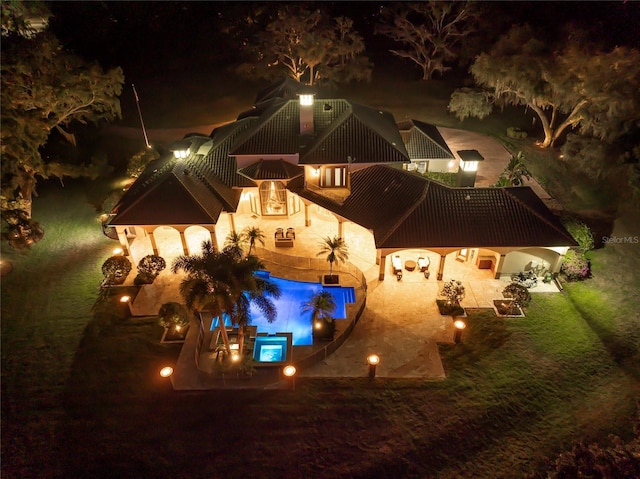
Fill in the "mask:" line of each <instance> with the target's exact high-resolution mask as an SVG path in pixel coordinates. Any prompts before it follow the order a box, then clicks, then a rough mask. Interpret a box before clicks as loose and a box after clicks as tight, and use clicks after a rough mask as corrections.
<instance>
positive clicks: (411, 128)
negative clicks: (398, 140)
mask: <svg viewBox="0 0 640 479" xmlns="http://www.w3.org/2000/svg"><path fill="white" fill-rule="evenodd" d="M398 129H399V130H400V134H401V135H402V139H403V140H404V142H405V145H406V147H407V152H408V154H409V158H411V159H412V160H453V159H455V157H454V155H453V153H452V152H451V150H450V149H449V146H448V145H447V142H446V141H444V138H442V135H441V134H440V132H439V131H438V128H436V126H434V125H431V124H429V123H424V122H422V121H418V120H407V121H403V122H400V123H398Z"/></svg>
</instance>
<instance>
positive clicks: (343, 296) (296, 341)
mask: <svg viewBox="0 0 640 479" xmlns="http://www.w3.org/2000/svg"><path fill="white" fill-rule="evenodd" d="M260 274H261V275H263V276H265V277H268V278H269V279H270V280H271V281H272V282H273V283H275V284H276V285H278V286H279V287H280V291H281V295H280V297H279V298H277V299H273V298H272V301H273V303H274V304H275V306H276V311H277V316H276V320H275V321H274V322H273V323H269V322H268V321H267V319H266V318H265V316H264V314H262V312H261V311H260V310H259V309H258V308H256V307H255V306H254V305H253V304H252V305H251V307H250V310H249V312H250V314H251V321H250V324H251V325H253V326H257V327H258V332H259V333H268V334H275V333H278V332H286V333H292V335H293V345H294V346H310V345H312V344H313V336H312V329H311V313H310V312H307V313H303V312H301V311H300V309H301V306H302V304H303V303H305V302H307V301H308V300H309V299H310V298H311V296H313V295H314V294H316V293H318V292H320V291H322V290H323V289H325V290H328V291H329V292H331V294H332V295H333V297H334V299H335V302H336V310H335V312H334V317H335V318H336V319H345V318H346V317H347V304H349V303H355V291H354V288H350V287H346V288H345V287H341V286H327V287H324V288H323V286H322V284H321V283H309V282H305V281H293V280H290V279H283V278H276V277H274V276H270V275H269V273H268V272H266V271H265V272H260ZM225 323H228V318H225ZM217 326H218V318H214V320H213V321H212V323H211V329H212V330H213V329H214V328H215V327H217Z"/></svg>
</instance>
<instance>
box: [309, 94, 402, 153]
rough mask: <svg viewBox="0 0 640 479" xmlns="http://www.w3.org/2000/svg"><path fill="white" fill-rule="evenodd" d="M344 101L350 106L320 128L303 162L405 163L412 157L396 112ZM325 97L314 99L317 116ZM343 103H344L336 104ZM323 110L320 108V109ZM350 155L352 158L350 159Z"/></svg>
mask: <svg viewBox="0 0 640 479" xmlns="http://www.w3.org/2000/svg"><path fill="white" fill-rule="evenodd" d="M342 101H344V102H345V103H346V104H347V106H348V108H344V110H343V111H342V114H341V115H340V116H339V117H337V118H336V120H335V121H334V122H332V123H331V124H328V125H327V127H329V128H325V129H324V131H322V129H321V128H317V130H319V131H318V136H317V140H316V141H315V142H313V143H312V144H311V145H310V146H309V148H308V149H307V151H306V152H304V154H302V155H300V164H307V165H314V164H344V163H349V162H351V163H406V162H408V161H409V157H408V154H407V150H406V149H405V147H404V143H403V141H402V137H401V136H400V134H399V132H398V130H397V128H396V125H395V122H394V119H393V115H391V114H390V113H388V112H384V111H381V110H377V109H375V108H369V107H367V106H363V105H359V104H357V103H349V102H347V101H346V100H342ZM325 104H328V103H326V102H324V103H323V101H322V100H321V101H318V102H316V103H314V106H316V105H317V106H316V109H315V110H314V117H315V116H316V115H317V116H321V114H322V112H323V110H324V108H325V107H324V105H325ZM336 106H341V105H336ZM319 110H320V111H319ZM349 158H350V160H349Z"/></svg>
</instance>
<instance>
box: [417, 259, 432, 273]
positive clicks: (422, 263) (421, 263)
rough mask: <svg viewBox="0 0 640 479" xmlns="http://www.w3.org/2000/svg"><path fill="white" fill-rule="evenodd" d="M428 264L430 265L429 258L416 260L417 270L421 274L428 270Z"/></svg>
mask: <svg viewBox="0 0 640 479" xmlns="http://www.w3.org/2000/svg"><path fill="white" fill-rule="evenodd" d="M429 264H430V261H429V258H424V257H422V256H420V257H419V258H418V268H419V269H420V272H421V273H424V272H425V271H427V270H428V269H429Z"/></svg>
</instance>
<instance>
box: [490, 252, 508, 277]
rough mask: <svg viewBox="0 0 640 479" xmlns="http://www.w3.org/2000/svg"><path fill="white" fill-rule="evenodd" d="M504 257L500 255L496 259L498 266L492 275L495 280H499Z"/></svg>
mask: <svg viewBox="0 0 640 479" xmlns="http://www.w3.org/2000/svg"><path fill="white" fill-rule="evenodd" d="M505 256H506V255H504V254H501V255H500V258H498V264H497V265H496V270H495V273H494V275H493V277H494V278H495V279H500V274H501V273H502V266H503V265H504V257H505Z"/></svg>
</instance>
